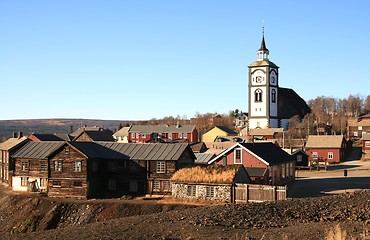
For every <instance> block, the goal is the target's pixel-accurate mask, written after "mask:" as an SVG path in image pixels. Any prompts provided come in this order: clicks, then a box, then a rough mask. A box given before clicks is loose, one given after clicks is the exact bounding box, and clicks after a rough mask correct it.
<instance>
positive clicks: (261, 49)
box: [258, 36, 268, 51]
mask: <svg viewBox="0 0 370 240" xmlns="http://www.w3.org/2000/svg"><path fill="white" fill-rule="evenodd" d="M258 51H268V49H267V47H266V43H265V36H262V42H261V47H260V49H258Z"/></svg>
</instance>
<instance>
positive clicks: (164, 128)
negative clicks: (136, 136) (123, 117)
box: [129, 125, 195, 133]
mask: <svg viewBox="0 0 370 240" xmlns="http://www.w3.org/2000/svg"><path fill="white" fill-rule="evenodd" d="M194 129H195V125H133V126H132V127H131V128H130V130H129V133H188V132H191V131H193V130H194Z"/></svg>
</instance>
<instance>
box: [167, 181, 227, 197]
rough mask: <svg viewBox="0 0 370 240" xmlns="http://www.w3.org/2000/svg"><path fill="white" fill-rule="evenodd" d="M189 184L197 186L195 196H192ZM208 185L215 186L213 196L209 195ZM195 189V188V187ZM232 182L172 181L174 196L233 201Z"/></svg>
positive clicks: (209, 186)
mask: <svg viewBox="0 0 370 240" xmlns="http://www.w3.org/2000/svg"><path fill="white" fill-rule="evenodd" d="M189 186H193V187H194V186H195V196H190V195H189V192H188V187H189ZM207 187H208V188H213V196H207ZM193 189H194V188H193ZM231 191H232V184H214V183H213V184H207V183H177V182H172V197H173V198H180V199H189V200H210V201H221V202H231V193H232V192H231Z"/></svg>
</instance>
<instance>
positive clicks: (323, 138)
mask: <svg viewBox="0 0 370 240" xmlns="http://www.w3.org/2000/svg"><path fill="white" fill-rule="evenodd" d="M342 141H343V135H309V136H308V139H307V143H306V148H341V146H342Z"/></svg>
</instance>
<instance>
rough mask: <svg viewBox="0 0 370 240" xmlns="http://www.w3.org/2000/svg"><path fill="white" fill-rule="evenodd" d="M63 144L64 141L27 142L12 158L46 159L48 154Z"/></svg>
mask: <svg viewBox="0 0 370 240" xmlns="http://www.w3.org/2000/svg"><path fill="white" fill-rule="evenodd" d="M64 144H65V142H64V141H44V142H32V141H31V142H28V143H27V144H26V145H24V146H23V147H22V148H20V149H19V150H18V151H17V152H15V153H14V154H13V155H12V157H13V158H30V159H47V158H48V157H49V155H50V154H52V153H54V152H55V151H56V150H58V149H59V148H60V147H62V146H63V145H64Z"/></svg>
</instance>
